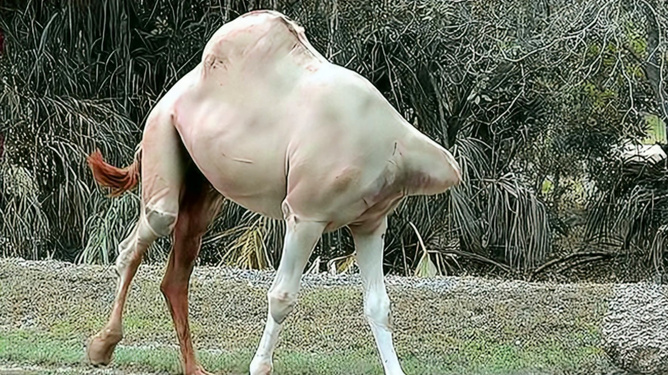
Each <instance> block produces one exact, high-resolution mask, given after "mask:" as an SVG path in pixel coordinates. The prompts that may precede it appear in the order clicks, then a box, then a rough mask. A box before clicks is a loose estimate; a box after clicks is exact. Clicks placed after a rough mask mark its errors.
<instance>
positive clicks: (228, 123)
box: [87, 11, 461, 375]
mask: <svg viewBox="0 0 668 375" xmlns="http://www.w3.org/2000/svg"><path fill="white" fill-rule="evenodd" d="M140 147H141V149H140V152H138V153H137V157H136V158H135V161H134V163H133V164H132V165H131V166H129V167H127V168H125V169H119V168H116V167H113V166H111V165H109V164H107V163H105V162H104V161H103V159H102V156H101V155H100V153H99V152H95V153H93V154H92V155H91V156H90V157H89V164H90V166H91V169H92V170H93V174H94V176H95V178H96V180H97V181H98V182H99V183H100V184H101V185H105V186H108V187H111V188H112V193H113V194H120V193H122V192H123V191H126V190H128V189H131V188H132V187H134V186H135V185H136V184H137V183H138V179H139V175H140V174H141V178H142V204H141V214H140V218H139V220H138V222H137V223H136V225H135V227H134V230H133V231H132V233H131V234H130V235H129V236H128V237H127V238H126V239H125V240H124V241H123V242H122V243H121V244H120V246H119V256H118V259H117V261H116V268H117V271H118V273H119V275H120V277H119V283H118V289H117V292H116V299H115V302H114V306H113V310H112V312H111V316H110V318H109V322H108V323H107V325H106V326H105V327H104V329H102V330H101V331H100V333H98V334H97V335H96V336H94V337H93V338H92V339H91V340H90V342H89V345H88V349H87V352H88V358H89V360H90V362H92V363H93V364H107V363H109V362H110V360H111V356H112V353H113V351H114V348H115V347H116V344H117V343H118V342H119V341H120V340H121V338H122V314H123V306H124V304H125V300H126V297H127V292H128V288H129V285H130V282H131V281H132V278H133V276H134V274H135V272H136V271H137V267H138V266H139V264H140V263H141V260H142V257H143V255H144V253H145V251H146V249H147V247H148V246H149V245H150V244H151V243H152V242H153V241H154V240H155V239H157V238H158V237H160V236H168V235H170V234H173V248H172V250H171V253H170V257H169V263H168V266H167V269H166V272H165V276H164V279H163V281H162V284H161V290H162V292H163V294H164V295H165V298H166V300H167V304H168V305H169V308H170V311H171V314H172V318H173V320H174V325H175V327H176V332H177V335H178V339H179V344H180V348H181V354H182V360H183V369H184V372H185V373H186V374H188V375H193V374H203V373H206V372H205V371H204V370H203V369H202V368H201V366H200V365H199V364H198V363H197V361H196V359H195V355H194V350H193V347H192V343H191V339H190V331H189V325H188V282H189V278H190V274H191V271H192V269H193V265H194V261H195V259H196V257H197V255H198V253H199V248H200V243H201V238H202V235H203V234H204V232H205V231H206V228H207V225H208V224H209V223H210V222H211V220H212V219H213V218H214V217H215V215H216V214H217V212H218V207H219V204H220V202H221V199H222V197H224V198H227V199H230V200H232V201H234V202H236V203H238V204H240V205H241V206H243V207H245V208H247V209H249V210H252V211H255V212H259V213H262V214H264V215H266V216H269V217H272V218H276V219H284V220H285V221H286V223H287V231H286V235H285V243H284V248H283V254H282V259H281V262H280V266H279V267H278V270H277V272H276V278H275V280H274V282H273V284H272V286H271V288H270V289H269V293H268V302H269V313H268V317H267V323H266V328H265V330H264V333H263V335H262V339H261V341H260V343H259V347H258V350H257V353H256V354H255V357H254V358H253V361H252V362H251V366H250V373H251V374H252V375H264V374H270V373H271V372H272V352H273V350H274V347H275V345H276V341H277V339H278V335H279V332H280V330H281V326H282V324H283V321H284V319H285V317H286V316H287V315H288V314H289V313H290V311H291V310H292V309H293V306H294V305H295V301H296V298H297V293H298V290H299V285H300V279H301V275H302V272H303V270H304V267H305V265H306V263H307V261H308V258H309V255H310V254H311V251H312V250H313V248H314V247H315V245H316V243H317V241H318V239H319V238H320V236H321V234H322V233H323V232H328V231H333V230H336V229H337V228H341V227H344V226H347V227H348V228H349V229H350V231H351V232H352V235H353V237H354V242H355V246H356V254H357V262H358V265H359V269H360V272H361V275H362V280H363V283H364V292H365V293H364V313H365V314H366V316H367V318H368V320H369V322H370V325H371V330H372V332H373V335H374V337H375V340H376V343H377V346H378V350H379V352H380V357H381V359H382V363H383V366H384V368H385V373H386V374H391V375H400V374H403V371H402V369H401V366H400V365H399V360H398V359H397V354H396V353H395V349H394V345H393V343H392V334H391V331H390V330H391V328H390V301H389V299H388V296H387V293H386V290H385V285H384V282H383V268H382V258H383V236H384V233H385V230H386V227H387V219H386V218H387V215H388V214H389V213H390V212H391V211H392V210H393V209H394V208H395V207H396V206H397V204H398V203H399V202H400V200H401V199H402V198H404V197H406V196H408V195H418V194H438V193H442V192H444V191H445V190H446V189H448V188H449V187H451V186H455V185H457V184H459V183H460V179H461V177H460V172H459V167H458V165H457V162H456V161H455V159H454V158H453V157H452V155H451V154H450V153H449V152H448V151H447V150H445V149H444V148H442V147H441V146H439V145H438V144H437V143H435V142H434V141H432V140H430V139H429V138H427V137H426V136H425V135H423V134H421V133H420V132H419V131H417V130H416V129H415V128H414V127H413V126H411V125H410V124H409V123H408V122H407V121H406V120H405V119H404V118H402V116H401V115H400V114H399V113H398V112H397V111H396V110H395V109H394V108H392V106H391V105H390V104H389V103H388V102H387V100H385V98H384V97H383V96H382V95H381V94H380V92H378V90H376V89H375V88H374V87H373V86H372V85H371V84H370V83H369V82H368V81H367V80H366V79H364V78H362V77H361V76H359V75H358V74H356V73H354V72H352V71H350V70H347V69H345V68H342V67H340V66H336V65H334V64H331V63H329V62H328V61H327V60H326V59H325V58H324V57H323V56H322V55H320V54H319V53H318V52H317V51H316V50H315V49H314V48H313V47H312V46H311V44H310V43H309V42H308V40H307V39H306V37H305V35H304V30H303V29H302V28H301V27H299V26H297V25H296V24H295V23H293V22H292V21H290V20H288V19H287V18H286V17H285V16H283V15H282V14H280V13H277V12H273V11H256V12H251V13H248V14H246V15H243V16H241V17H239V18H237V19H236V20H234V21H232V22H229V23H227V24H225V25H224V26H223V27H221V28H220V29H219V30H218V31H217V32H216V33H215V34H214V35H213V37H212V38H211V40H210V41H209V42H208V43H207V45H206V48H205V49H204V53H203V58H202V61H201V63H200V64H199V65H197V67H196V68H195V69H193V70H192V71H191V72H189V73H188V74H187V75H185V76H184V77H183V78H182V79H181V80H180V81H179V82H178V83H177V84H176V85H175V86H174V87H173V88H172V89H171V90H170V91H169V92H168V93H167V94H166V95H165V96H164V97H163V98H162V99H161V100H160V101H159V102H158V104H157V105H156V106H155V108H154V109H153V111H152V112H151V114H150V116H149V117H148V120H147V122H146V126H145V130H144V136H143V139H142V141H141V144H140Z"/></svg>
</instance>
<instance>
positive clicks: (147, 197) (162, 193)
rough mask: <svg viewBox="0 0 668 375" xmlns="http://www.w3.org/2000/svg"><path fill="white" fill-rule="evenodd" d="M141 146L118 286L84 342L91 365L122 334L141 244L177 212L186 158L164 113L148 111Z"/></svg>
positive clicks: (101, 360)
mask: <svg viewBox="0 0 668 375" xmlns="http://www.w3.org/2000/svg"><path fill="white" fill-rule="evenodd" d="M142 149H143V152H142V153H143V155H142V205H141V214H140V217H139V221H138V222H137V223H136V225H135V227H134V229H133V230H132V233H130V235H129V236H128V237H127V238H126V239H125V240H123V242H121V244H120V245H119V254H118V258H117V259H116V270H117V272H118V275H119V278H118V286H117V289H116V297H115V300H114V305H113V308H112V312H111V316H110V317H109V321H108V322H107V324H106V326H105V327H104V328H103V329H102V330H101V331H100V332H99V333H98V334H97V335H95V336H94V337H93V338H92V339H91V340H90V342H89V344H88V348H87V355H88V359H89V361H90V362H91V363H92V364H94V365H99V364H103V365H106V364H108V363H109V362H110V361H111V357H112V354H113V352H114V349H115V348H116V344H118V342H119V341H120V340H121V338H122V337H123V327H122V316H123V307H124V306H125V301H126V297H127V293H128V289H129V287H130V283H131V282H132V278H133V277H134V275H135V273H136V272H137V268H138V267H139V264H140V263H141V261H142V258H143V256H144V253H145V252H146V249H147V248H148V247H149V246H150V245H151V243H153V241H155V240H156V239H157V238H158V237H160V236H167V235H169V234H170V233H171V231H172V228H173V227H174V224H175V223H176V219H177V215H178V207H179V196H180V189H181V186H182V184H183V179H184V175H185V167H184V166H185V165H186V163H187V160H188V159H187V155H186V154H185V152H184V150H183V146H182V144H181V140H180V137H179V135H178V133H177V132H176V130H175V129H174V127H173V125H172V124H171V119H170V117H169V116H161V114H160V113H159V112H158V111H156V112H154V113H153V114H152V115H151V116H150V118H149V120H148V121H147V124H146V129H145V131H144V139H143V140H142Z"/></svg>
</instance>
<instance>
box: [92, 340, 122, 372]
mask: <svg viewBox="0 0 668 375" xmlns="http://www.w3.org/2000/svg"><path fill="white" fill-rule="evenodd" d="M105 336H106V337H104V338H103V337H102V333H98V334H97V335H95V336H93V337H92V338H91V339H90V340H89V341H88V345H86V357H87V358H88V363H90V364H91V365H93V366H96V367H97V366H106V365H108V364H109V363H110V362H111V357H112V355H113V354H114V349H116V344H118V342H119V341H121V337H120V335H109V334H108V335H105Z"/></svg>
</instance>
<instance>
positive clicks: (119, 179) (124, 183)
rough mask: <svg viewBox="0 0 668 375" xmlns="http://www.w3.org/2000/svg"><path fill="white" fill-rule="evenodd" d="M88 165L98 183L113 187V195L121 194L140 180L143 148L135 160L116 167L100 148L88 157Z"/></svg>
mask: <svg viewBox="0 0 668 375" xmlns="http://www.w3.org/2000/svg"><path fill="white" fill-rule="evenodd" d="M87 161H88V166H89V167H90V169H91V170H92V171H93V177H94V178H95V181H97V183H98V184H100V185H102V186H105V187H108V188H111V196H112V197H115V196H119V195H121V194H123V193H124V192H126V191H128V190H131V189H132V188H134V187H135V186H137V183H138V182H139V175H140V172H141V149H140V150H139V151H138V152H137V153H136V154H135V160H134V162H132V164H130V165H129V166H127V167H125V168H122V169H121V168H116V167H114V166H113V165H110V164H107V162H105V161H104V158H103V157H102V153H101V152H100V150H95V152H93V153H92V154H90V156H88V158H87Z"/></svg>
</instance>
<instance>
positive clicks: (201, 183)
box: [160, 172, 222, 375]
mask: <svg viewBox="0 0 668 375" xmlns="http://www.w3.org/2000/svg"><path fill="white" fill-rule="evenodd" d="M193 174H194V173H193ZM197 174H198V176H188V178H187V179H186V181H187V182H186V186H185V193H184V195H183V197H182V198H181V204H180V205H179V218H178V221H177V222H176V227H175V228H174V243H173V246H172V251H171V253H170V255H169V263H168V264H167V270H166V272H165V276H164V278H163V279H162V283H161V285H160V290H161V291H162V294H163V295H164V296H165V299H166V300H167V305H168V306H169V311H170V313H171V314H172V319H173V321H174V327H175V328H176V335H177V337H178V340H179V347H180V348H181V358H182V364H183V371H184V374H185V375H201V374H207V372H206V371H204V369H203V368H202V367H201V366H200V365H199V364H198V363H197V359H196V358H195V351H194V349H193V345H192V341H191V338H190V326H189V324H188V282H189V281H190V274H191V273H192V270H193V266H194V264H195V259H197V255H198V254H199V250H200V246H201V243H202V236H203V235H204V233H205V232H206V229H207V226H208V225H209V223H210V222H211V220H212V219H213V218H214V217H215V215H216V213H217V212H218V209H219V207H220V204H219V203H220V202H221V198H222V197H221V196H220V194H218V192H216V191H215V190H213V188H212V187H211V185H209V183H208V182H207V181H206V180H204V178H203V177H202V176H201V175H199V172H197Z"/></svg>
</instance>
